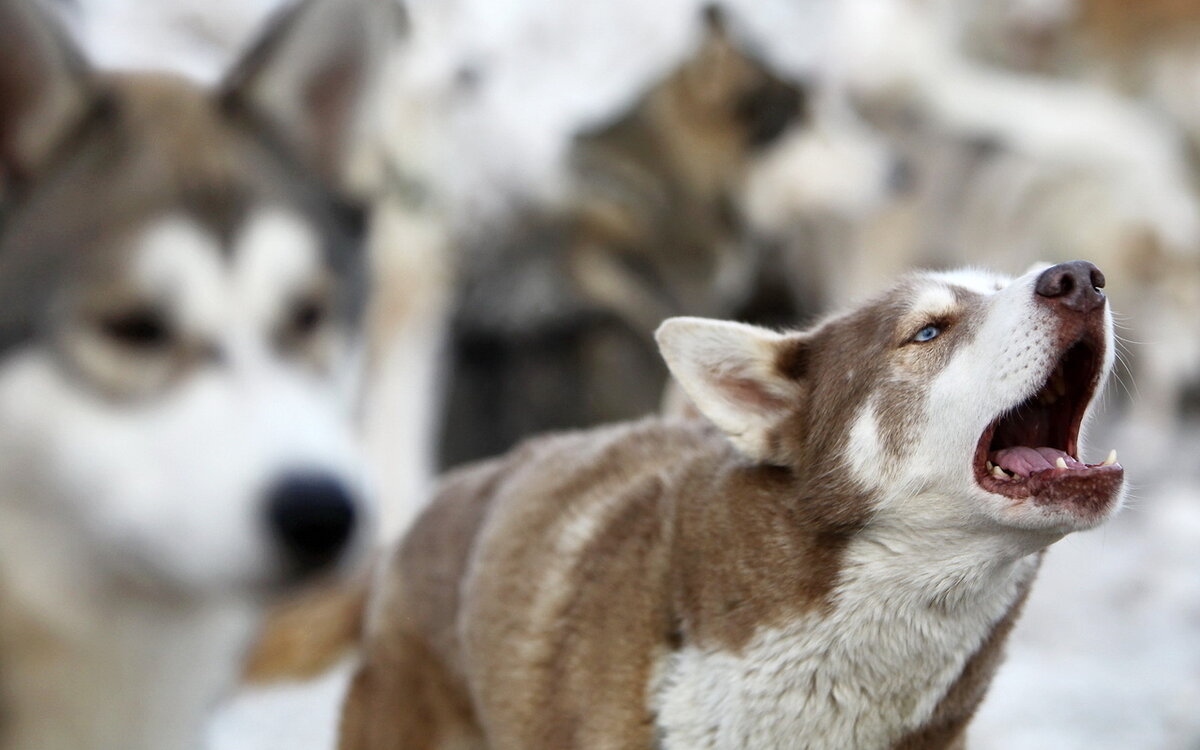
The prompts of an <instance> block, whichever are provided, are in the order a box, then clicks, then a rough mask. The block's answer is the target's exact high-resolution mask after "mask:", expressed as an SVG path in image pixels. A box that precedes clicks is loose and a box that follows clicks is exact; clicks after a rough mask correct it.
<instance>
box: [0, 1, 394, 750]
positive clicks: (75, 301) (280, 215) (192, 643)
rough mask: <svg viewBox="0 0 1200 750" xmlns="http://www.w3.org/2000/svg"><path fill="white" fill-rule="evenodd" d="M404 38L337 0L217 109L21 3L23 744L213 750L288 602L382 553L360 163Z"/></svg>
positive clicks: (11, 450) (15, 42)
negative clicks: (209, 749) (119, 64)
mask: <svg viewBox="0 0 1200 750" xmlns="http://www.w3.org/2000/svg"><path fill="white" fill-rule="evenodd" d="M399 28H400V22H399V19H398V10H397V9H396V8H395V7H394V6H391V5H389V4H387V3H385V2H375V1H374V0H363V1H362V2H349V3H347V2H330V1H329V0H311V1H310V2H306V3H303V4H302V5H301V6H299V7H297V8H296V9H295V10H294V12H291V13H289V14H287V15H286V16H283V17H280V18H279V19H277V20H276V22H275V23H274V24H273V25H272V27H271V29H270V31H269V32H268V33H267V34H266V35H265V36H264V37H263V38H262V39H261V40H260V41H259V43H257V44H256V45H255V46H254V48H253V49H252V50H251V51H250V52H249V53H248V54H247V55H246V56H245V57H244V58H243V59H242V61H241V62H240V63H239V64H238V65H237V66H235V67H234V69H233V70H232V72H231V73H230V74H229V75H228V77H227V78H226V79H225V81H224V83H223V84H221V85H220V86H219V87H218V88H217V89H216V90H215V91H212V92H205V91H202V90H200V89H199V88H197V87H196V86H194V85H192V84H190V83H187V82H185V81H183V80H182V79H179V78H176V77H172V76H166V75H150V74H144V75H132V74H130V75H102V74H99V73H97V72H95V71H93V70H91V69H90V68H89V67H88V66H87V65H86V64H85V63H84V62H83V61H82V58H81V57H80V56H79V55H78V54H77V53H76V51H75V50H74V49H73V47H72V45H71V44H69V43H68V42H67V40H66V38H65V35H64V34H63V32H62V31H61V30H60V28H59V27H58V26H57V25H56V24H55V23H52V22H51V21H50V20H49V18H48V17H47V16H46V13H45V12H44V11H43V9H42V8H41V7H39V6H37V5H36V4H34V3H33V2H23V1H22V0H3V2H0V170H2V171H0V176H2V178H3V187H4V190H3V197H4V204H3V234H2V235H0V300H3V302H2V303H0V496H2V499H0V747H4V748H14V749H15V748H21V749H22V750H26V749H28V750H32V749H34V748H37V749H38V750H54V749H57V748H64V749H65V748H80V747H89V748H113V749H114V750H115V749H116V748H121V749H122V750H132V749H135V748H147V749H149V748H154V749H155V750H168V749H170V748H194V747H196V746H197V745H198V743H199V742H200V737H201V734H202V726H203V721H204V719H205V717H206V715H207V713H208V711H209V710H210V709H211V707H212V704H213V702H214V701H215V699H216V698H217V697H218V696H219V695H220V694H221V693H222V691H223V690H225V689H226V688H228V687H229V686H230V685H231V683H232V682H233V681H234V680H235V678H236V676H237V673H238V671H239V667H240V659H241V657H242V653H243V651H244V649H245V648H246V646H247V645H248V642H249V639H250V638H251V636H252V634H253V628H254V625H255V622H256V620H257V617H258V614H259V610H260V608H261V607H262V605H263V603H264V601H265V599H266V597H268V596H269V595H271V594H274V593H278V592H281V591H284V590H287V589H289V588H291V587H294V586H295V585H297V584H298V583H300V582H302V581H306V580H308V579H310V578H312V577H313V576H315V575H317V574H320V573H327V572H330V571H333V570H335V569H338V568H341V567H344V566H346V565H347V564H348V563H349V561H350V560H351V559H353V558H354V557H355V554H354V553H355V551H356V550H361V549H362V548H363V547H364V543H365V542H366V541H367V540H369V539H370V538H371V533H370V531H369V529H371V526H372V518H373V516H374V510H373V508H372V505H371V503H370V502H369V499H370V496H369V493H368V491H367V487H366V486H365V484H364V478H363V476H362V471H361V469H362V463H361V459H360V457H359V456H358V452H357V449H356V440H355V437H354V434H353V421H352V416H353V409H354V406H355V401H354V394H355V391H356V381H357V375H356V372H355V370H356V367H355V361H356V359H357V357H356V356H355V352H356V351H357V350H358V349H359V348H360V343H361V342H360V339H361V336H360V327H361V326H360V319H361V316H362V310H363V306H364V292H365V278H364V269H363V265H364V264H363V261H364V257H363V252H362V249H361V247H360V244H361V240H362V233H363V216H362V212H361V211H360V210H359V209H358V208H357V207H356V206H355V205H354V204H353V202H352V198H351V193H350V192H349V190H348V187H349V186H348V185H347V183H346V181H345V179H344V178H343V174H342V167H343V162H344V160H345V156H346V153H347V149H348V144H349V139H350V137H351V134H352V133H353V132H354V128H355V127H356V126H357V124H358V123H359V117H358V115H357V113H358V112H359V111H360V108H361V101H360V100H361V98H362V97H363V95H364V94H365V93H366V91H367V89H368V88H369V84H370V81H371V78H372V75H373V72H374V68H375V65H376V63H377V57H378V55H379V54H380V53H381V52H382V49H383V47H384V46H385V45H386V43H387V42H388V40H390V39H391V38H393V37H394V36H395V32H397V31H398V30H399Z"/></svg>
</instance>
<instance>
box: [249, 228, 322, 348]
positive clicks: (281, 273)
mask: <svg viewBox="0 0 1200 750" xmlns="http://www.w3.org/2000/svg"><path fill="white" fill-rule="evenodd" d="M233 261H234V277H235V279H236V284H237V295H238V298H239V299H241V300H244V301H245V304H246V305H247V306H248V308H249V309H248V310H247V312H248V318H249V320H252V321H255V322H256V323H258V324H259V325H262V326H269V325H270V324H271V323H272V322H273V320H274V316H276V315H278V314H279V312H280V310H282V309H283V307H284V305H285V304H286V302H287V297H288V295H291V294H296V293H297V292H300V291H302V290H303V289H304V288H305V285H306V284H311V283H312V282H313V281H315V279H316V276H317V273H318V272H319V270H320V268H321V257H320V246H319V243H318V239H317V235H316V233H315V232H314V231H313V229H312V227H310V226H309V225H308V224H307V223H305V222H304V221H303V220H301V219H300V218H299V217H297V216H296V215H295V214H292V213H289V212H287V211H284V210H282V209H267V210H264V211H261V212H259V213H257V214H255V215H254V216H252V217H251V218H250V220H249V221H247V222H246V225H245V227H244V228H243V229H242V232H241V234H240V235H239V236H238V238H237V241H236V243H235V245H234V249H233Z"/></svg>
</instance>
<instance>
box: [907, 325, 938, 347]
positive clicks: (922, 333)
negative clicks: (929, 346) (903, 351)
mask: <svg viewBox="0 0 1200 750" xmlns="http://www.w3.org/2000/svg"><path fill="white" fill-rule="evenodd" d="M941 332H942V327H941V326H925V327H924V328H922V329H921V330H919V331H917V335H916V336H913V338H912V340H913V341H916V342H918V343H924V342H926V341H933V340H934V339H936V338H937V337H938V334H940V333H941Z"/></svg>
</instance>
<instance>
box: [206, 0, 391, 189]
mask: <svg viewBox="0 0 1200 750" xmlns="http://www.w3.org/2000/svg"><path fill="white" fill-rule="evenodd" d="M406 28H407V19H406V16H405V15H404V12H403V10H402V9H401V7H400V5H399V3H398V2H397V0H300V2H298V3H296V4H293V5H291V6H289V7H287V8H285V9H284V11H282V12H281V13H280V14H279V15H278V16H276V17H275V18H274V19H273V20H272V21H271V22H270V24H269V25H268V29H267V31H266V32H265V33H264V34H263V36H262V37H261V38H260V39H259V40H258V42H257V43H255V44H254V46H252V47H251V49H250V51H249V52H248V53H247V54H246V56H245V57H243V58H242V60H241V62H239V63H238V64H237V65H235V66H234V68H233V70H232V71H231V72H230V73H229V75H228V76H227V77H226V79H225V82H224V83H223V84H222V86H221V89H220V95H221V97H222V100H223V101H224V102H225V104H226V105H227V106H230V107H231V108H233V109H235V110H244V111H247V112H249V113H250V115H251V116H252V117H254V118H256V119H258V120H260V121H263V122H265V124H266V125H267V126H269V127H270V128H272V129H273V130H274V132H275V133H276V134H277V135H278V136H279V137H280V138H281V139H282V140H283V142H284V143H285V144H286V145H287V146H288V147H289V148H291V149H292V152H293V154H295V155H296V156H298V157H299V158H300V159H301V160H302V161H304V162H305V163H306V164H307V165H308V166H309V167H310V168H311V169H312V170H313V171H314V172H316V173H317V174H319V175H321V176H322V177H323V178H325V179H326V180H327V181H329V182H330V183H331V184H334V185H336V186H338V187H345V182H346V172H347V169H348V164H347V161H348V160H349V158H350V147H351V145H352V141H353V139H354V136H355V128H356V127H358V126H360V125H361V124H362V118H363V117H364V115H365V109H366V106H367V104H368V100H369V99H370V98H371V96H372V94H374V93H375V91H374V88H375V85H376V83H377V79H378V77H379V75H380V73H381V69H382V68H383V66H384V63H385V61H386V58H387V56H388V52H389V51H390V50H391V49H392V48H393V46H394V45H395V44H396V43H397V42H398V41H399V39H400V38H401V36H403V34H404V32H405V30H406Z"/></svg>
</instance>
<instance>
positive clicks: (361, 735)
mask: <svg viewBox="0 0 1200 750" xmlns="http://www.w3.org/2000/svg"><path fill="white" fill-rule="evenodd" d="M1103 285H1104V279H1103V276H1102V275H1101V274H1100V272H1099V270H1098V269H1097V268H1096V267H1095V266H1093V265H1092V264H1090V263H1087V262H1083V261H1075V262H1071V263H1066V264H1061V265H1057V266H1053V267H1050V268H1048V269H1045V270H1041V269H1039V270H1036V271H1032V272H1030V273H1027V274H1026V275H1024V276H1021V277H1019V278H1016V279H1009V278H1006V277H1000V276H996V275H992V274H988V273H983V272H976V271H963V272H951V273H918V274H914V275H911V276H908V277H906V278H904V279H903V280H902V281H901V282H899V283H898V284H897V285H896V286H895V287H894V288H892V289H891V290H890V291H888V292H887V293H885V294H883V295H881V296H879V297H877V298H875V299H874V300H872V301H870V302H868V303H866V304H863V305H862V306H860V307H857V308H856V309H852V310H850V311H849V312H846V313H843V314H839V315H835V316H832V317H829V318H827V319H825V320H824V321H822V322H821V323H819V324H818V325H816V326H815V327H813V328H811V329H809V330H806V331H803V332H800V333H787V334H780V333H774V332H772V331H769V330H765V329H762V328H757V327H753V326H748V325H744V324H738V323H728V322H720V321H714V320H704V319H698V318H675V319H671V320H669V321H667V322H666V323H664V324H663V325H662V327H661V328H660V329H659V330H658V334H657V339H658V342H659V346H660V349H661V352H662V354H663V357H664V358H665V360H666V362H667V364H668V366H669V367H670V369H671V372H672V374H673V375H674V377H675V379H676V380H677V381H678V382H679V384H680V385H681V386H682V388H683V389H684V391H686V393H687V395H688V396H689V397H690V399H691V401H692V402H693V403H694V404H695V406H696V408H697V409H698V410H699V412H700V413H702V414H703V415H704V416H705V417H706V418H707V421H705V420H700V419H690V420H679V419H657V418H656V419H649V420H645V421H641V422H636V423H631V424H624V425H619V426H613V427H606V428H600V429H597V430H594V431H589V432H577V433H571V434H565V435H560V436H557V437H550V438H545V439H541V440H537V441H533V442H530V443H528V444H526V445H525V446H524V447H521V448H519V449H517V450H515V451H514V452H512V453H510V454H508V455H507V456H505V457H502V458H499V459H495V460H492V461H489V462H486V463H480V464H476V465H473V466H471V467H468V468H465V469H462V470H460V471H458V472H456V473H454V474H451V475H450V476H449V477H447V479H446V480H445V482H444V484H443V485H442V488H441V491H440V493H439V494H438V496H437V497H436V498H435V500H434V502H433V504H432V505H431V506H430V507H429V509H428V510H427V511H426V512H425V514H424V515H423V516H422V518H421V519H420V520H419V521H418V522H417V524H416V526H415V527H414V528H413V531H412V533H411V534H410V535H409V536H408V538H407V540H406V541H404V542H403V543H402V544H401V546H400V547H399V549H398V550H397V552H396V554H395V556H394V558H393V559H392V561H391V563H390V567H389V568H388V569H387V572H386V578H385V579H384V583H383V585H382V588H381V589H379V590H378V591H377V592H376V595H375V600H374V602H373V604H372V606H371V609H370V610H369V621H368V625H367V645H366V654H365V661H364V665H363V667H362V669H361V671H360V673H359V674H358V676H357V678H356V680H355V683H354V685H353V687H352V691H351V694H350V698H349V702H348V705H347V709H346V713H345V716H344V723H343V740H342V747H343V748H344V749H345V750H367V749H369V750H385V749H391V748H396V749H398V748H406V749H407V750H428V749H432V748H483V747H490V748H496V749H504V750H507V749H509V748H521V749H522V750H533V749H535V748H545V749H547V750H548V749H549V748H555V750H565V749H567V748H585V747H586V748H595V747H612V748H617V747H619V748H626V749H632V748H646V749H647V750H648V749H649V748H663V749H664V750H671V749H675V748H688V749H689V750H694V749H696V748H761V749H766V748H793V747H806V748H813V749H816V748H827V749H829V750H835V749H836V750H843V749H844V748H855V749H856V750H883V749H885V748H905V749H907V750H916V749H917V748H920V749H921V750H936V749H938V748H960V747H962V742H963V739H964V737H963V732H964V728H965V726H966V725H967V723H968V722H969V720H970V718H971V716H972V714H973V713H974V711H975V709H976V708H977V707H978V705H979V703H980V701H981V700H982V698H983V695H984V692H985V691H986V689H987V686H988V683H989V682H990V680H991V676H992V674H993V672H994V671H995V669H996V667H997V665H998V663H999V660H1000V653H1001V650H1002V646H1003V642H1004V640H1005V638H1006V636H1007V634H1008V632H1009V630H1010V628H1011V627H1012V624H1013V621H1014V619H1015V618H1016V616H1017V613H1018V611H1019V609H1020V607H1021V603H1022V601H1023V599H1024V598H1025V595H1026V592H1027V591H1028V589H1029V586H1030V584H1031V582H1032V579H1033V575H1034V572H1035V570H1036V569H1037V567H1038V564H1039V561H1040V559H1041V552H1042V550H1044V549H1045V548H1046V546H1047V545H1049V544H1051V543H1053V542H1054V541H1056V540H1057V539H1059V538H1061V537H1062V536H1063V535H1065V534H1068V533H1071V532H1073V531H1078V530H1082V529H1088V528H1091V527H1093V526H1095V525H1097V524H1099V523H1101V522H1103V521H1105V520H1106V519H1107V518H1109V517H1110V516H1111V515H1112V514H1113V513H1115V512H1116V510H1117V508H1118V507H1119V505H1120V504H1121V498H1122V494H1123V484H1124V470H1123V469H1122V468H1121V466H1120V465H1119V464H1117V463H1116V462H1115V456H1112V455H1110V457H1109V458H1108V459H1107V460H1105V461H1103V462H1099V461H1097V462H1095V463H1085V462H1084V461H1083V460H1081V459H1082V453H1081V445H1082V436H1081V432H1082V429H1083V425H1084V423H1085V422H1086V420H1087V416H1088V413H1089V411H1090V407H1091V405H1092V404H1093V403H1094V401H1095V397H1096V394H1097V393H1098V391H1099V390H1100V388H1101V387H1102V386H1103V384H1104V382H1105V379H1106V377H1107V375H1108V373H1109V370H1110V368H1111V365H1112V362H1113V333H1112V320H1111V315H1110V312H1109V310H1108V305H1107V300H1106V299H1105V297H1104V295H1103V293H1102V292H1101V291H1100V288H1101V287H1103Z"/></svg>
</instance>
